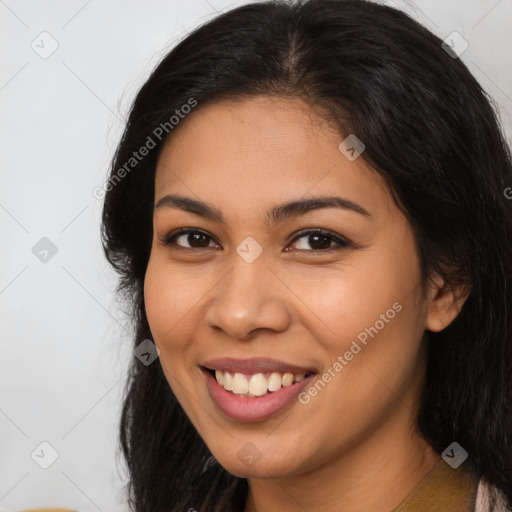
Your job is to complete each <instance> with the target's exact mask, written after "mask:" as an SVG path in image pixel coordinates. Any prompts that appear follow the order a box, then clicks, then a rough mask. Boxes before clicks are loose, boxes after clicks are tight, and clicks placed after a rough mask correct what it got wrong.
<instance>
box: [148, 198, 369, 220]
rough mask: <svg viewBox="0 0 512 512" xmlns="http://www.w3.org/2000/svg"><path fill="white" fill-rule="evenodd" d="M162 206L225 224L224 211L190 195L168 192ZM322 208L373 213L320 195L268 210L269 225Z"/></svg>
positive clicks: (367, 215)
mask: <svg viewBox="0 0 512 512" xmlns="http://www.w3.org/2000/svg"><path fill="white" fill-rule="evenodd" d="M161 208H178V209H180V210H184V211H186V212H190V213H194V214H196V215H200V216H201V217H205V218H207V219H211V220H215V221H218V222H222V223H223V224H225V223H226V222H225V219H224V216H223V215H222V212H221V211H220V210H219V209H217V208H216V207H215V206H213V205H212V204H209V203H205V202H203V201H198V200H197V199H192V198H190V197H185V196H180V195H176V194H168V195H166V196H164V197H162V198H161V199H159V200H158V202H157V203H156V205H155V210H159V209H161ZM322 208H341V209H343V210H348V211H353V212H355V213H358V214H360V215H363V216H365V217H368V218H370V219H371V215H370V213H369V212H368V210H366V209H365V208H363V207H362V206H361V205H359V204H357V203H355V202H354V201H350V200H349V199H345V198H343V197H338V196H320V197H310V198H307V199H297V200H292V201H288V202H286V203H283V204H280V205H277V206H274V207H272V208H271V209H270V210H268V211H267V216H266V222H267V225H274V224H278V223H280V222H283V221H284V220H285V219H287V218H289V217H293V216H297V215H304V214H306V213H308V212H311V211H314V210H319V209H322Z"/></svg>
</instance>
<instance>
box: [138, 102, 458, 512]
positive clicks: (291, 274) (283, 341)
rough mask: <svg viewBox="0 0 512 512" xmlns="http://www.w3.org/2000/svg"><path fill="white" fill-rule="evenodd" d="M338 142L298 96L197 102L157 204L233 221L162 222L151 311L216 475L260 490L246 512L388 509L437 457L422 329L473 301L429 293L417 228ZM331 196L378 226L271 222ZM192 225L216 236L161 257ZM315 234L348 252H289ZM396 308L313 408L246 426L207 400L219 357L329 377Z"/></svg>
mask: <svg viewBox="0 0 512 512" xmlns="http://www.w3.org/2000/svg"><path fill="white" fill-rule="evenodd" d="M343 138H344V137H340V135H339V133H338V132H337V131H336V130H335V129H334V127H333V126H332V125H330V124H329V123H327V121H325V120H324V119H323V118H322V117H320V116H319V115H317V114H316V113H315V112H314V111H313V110H311V109H310V108H308V106H307V105H306V104H305V103H303V102H302V101H300V100H298V99H297V100H292V99H283V98H278V97H273V98H270V97H267V96H259V97H253V98H251V99H244V100H239V101H235V100H231V101H222V102H219V103H216V104H215V103H214V104H207V105H202V106H201V105H200V106H199V107H198V108H197V109H196V110H195V111H194V112H193V114H191V115H190V116H189V117H188V118H187V119H186V120H185V121H183V122H182V124H181V125H180V126H179V129H177V130H176V132H175V133H173V136H172V137H171V138H170V139H169V140H168V142H167V143H166V145H165V147H164V149H163V152H162V154H161V155H160V158H159V161H158V165H157V172H156V178H155V203H158V201H159V200H160V199H161V198H162V197H164V196H165V195H166V194H171V193H172V194H180V195H183V196H186V197H190V198H193V199H198V200H201V201H204V202H207V203H209V204H211V205H213V206H215V207H216V208H217V209H219V210H221V212H222V214H223V216H224V218H225V224H224V223H221V222H218V221H215V220H211V219H206V218H203V217H202V216H199V215H197V214H193V213H189V212H186V211H183V210H181V209H176V208H172V207H161V208H157V209H155V212H154V239H153V246H152V250H151V256H150V260H149V264H148V268H147V272H146V278H145V303H146V311H147V315H148V320H149V324H150V327H151V332H152V334H153V336H154V341H155V343H156V345H157V346H158V347H159V349H160V351H161V353H160V363H161V364H162V367H163V370H164V373H165V375H166V378H167V380H168V382H169V385H170V386H171V388H172V390H173V392H174V393H175V395H176V397H177V399H178V400H179V402H180V404H181V405H182V407H183V409H184V410H185V412H186V414H187V415H188V417H189V418H190V420H191V421H192V423H193V425H194V426H195V428H196V429H197V431H198V432H199V434H200V435H201V437H202V438H203V439H204V441H205V442H206V444H207V445H208V447H209V448H210V450H211V452H212V454H213V456H214V457H215V458H216V459H217V460H218V461H219V462H220V464H222V466H224V467H225V468H226V469H227V470H228V471H229V472H231V473H232V474H234V475H237V476H241V477H245V478H248V481H249V488H250V490H249V496H248V499H247V503H246V507H245V512H263V511H265V512H268V511H277V510H286V511H290V512H294V511H300V512H303V511H304V510H307V511H308V512H320V511H322V512H331V511H333V512H334V511H336V512H338V511H339V510H340V505H339V504H340V503H343V509H344V510H350V511H351V512H363V511H365V512H366V511H368V510H372V511H373V512H388V511H391V510H392V509H394V508H395V507H396V506H398V504H399V503H400V502H401V501H402V500H403V499H404V498H405V497H406V496H407V495H408V494H409V493H410V492H411V490H412V489H413V488H414V487H415V486H416V485H417V484H418V482H419V481H420V480H421V479H422V478H423V477H424V476H425V475H426V473H428V471H430V469H431V468H432V467H433V465H434V464H435V463H436V462H437V461H438V460H439V454H438V453H436V452H435V451H434V450H433V449H432V448H431V447H430V445H429V444H428V443H427V442H426V441H425V440H424V439H423V438H422V437H421V436H420V434H419V432H418V430H417V428H416V415H417V411H418V403H419V396H420V393H421V390H422V387H423V383H424V372H425V349H426V336H425V331H426V330H430V331H439V330H441V329H443V328H445V327H446V326H447V325H448V324H449V323H450V322H451V321H452V320H453V319H454V318H455V317H456V316H457V314H458V313H459V311H460V308H461V307H462V304H463V302H464V300H465V297H464V298H463V299H459V300H456V299H455V297H454V295H453V293H451V292H450V291H449V290H448V289H447V287H446V286H445V284H444V282H443V280H442V279H441V278H440V277H439V276H434V278H433V281H432V282H431V283H430V282H429V285H428V292H427V296H426V297H425V298H424V297H422V295H421V291H420V287H419V283H420V270H419V262H418V261H419V260H418V254H417V251H416V248H415V244H414V239H413V233H412V230H411V226H410V224H409V222H408V221H407V219H406V218H405V217H404V216H403V214H402V213H401V212H400V210H399V209H398V207H397V206H396V204H395V203H394V202H393V200H392V198H391V196H390V194H389V192H388V190H387V189H386V187H385V186H384V182H383V181H382V178H380V175H378V174H377V173H376V172H375V171H374V170H372V169H371V168H370V167H369V166H368V164H366V163H365V162H364V160H363V159H362V158H358V159H356V160H355V161H353V162H351V161H349V160H348V159H347V158H346V157H345V156H344V155H343V154H342V153H341V152H340V151H339V149H338V145H339V143H340V142H341V141H342V140H343ZM328 195H338V196H342V197H344V198H347V199H349V200H351V201H353V202H355V203H357V204H358V205H360V206H362V207H363V208H364V209H366V210H367V211H368V212H369V213H370V217H368V216H364V215H361V214H360V213H357V212H354V211H352V210H346V209H341V208H333V207H331V208H323V209H318V210H313V211H310V212H307V213H305V214H300V215H296V216H294V217H290V218H287V219H284V220H282V221H281V222H280V223H278V224H276V225H274V226H268V225H267V224H266V223H265V222H264V216H265V214H266V212H267V210H268V209H270V208H271V207H273V206H275V205H278V204H281V203H284V202H286V201H289V200H293V199H299V198H304V197H313V196H328ZM179 227H183V228H198V229H201V230H203V231H205V232H207V234H208V236H207V237H206V238H203V239H201V238H192V240H191V237H189V236H187V235H178V238H177V239H175V240H174V245H172V244H171V245H167V246H166V245H164V244H163V243H162V242H161V240H162V239H163V238H164V237H165V236H166V235H167V234H168V233H169V232H170V231H171V230H174V229H177V228H179ZM305 228H323V229H325V230H328V231H330V232H331V233H332V235H333V236H338V237H341V238H342V239H343V238H344V239H348V240H349V241H350V242H351V244H352V245H351V246H348V247H341V246H339V245H338V243H337V242H335V241H333V240H331V241H330V239H329V238H327V239H321V240H320V241H316V243H315V239H311V235H309V236H308V235H305V236H302V237H301V238H299V239H297V240H295V241H294V239H295V238H296V234H297V233H298V232H299V231H300V230H303V229H305ZM248 236H251V237H253V238H254V239H255V240H256V241H257V242H258V243H259V244H260V246H261V247H262V249H263V252H262V254H261V255H260V256H259V257H258V258H256V260H255V261H254V262H252V263H247V262H246V261H245V260H244V259H243V258H241V257H240V256H239V254H238V253H237V252H236V248H237V246H238V245H239V244H240V243H241V242H242V241H243V240H244V239H245V238H246V237H248ZM208 237H210V238H208ZM195 240H199V242H196V243H194V241H195ZM191 244H192V245H191ZM322 244H323V245H322ZM455 291H457V290H455ZM395 302H398V303H400V304H401V305H402V310H401V311H400V312H399V313H397V314H396V316H395V317H394V318H393V319H392V320H390V321H389V322H388V323H386V325H385V326H384V328H382V329H381V330H380V331H379V333H378V335H377V336H375V337H374V338H373V339H371V340H370V341H369V342H368V344H367V346H365V347H364V349H363V350H362V351H361V352H360V353H358V354H357V356H355V357H354V358H353V360H351V361H350V363H349V364H348V365H347V366H346V367H344V369H343V371H341V372H340V373H339V374H338V375H337V376H336V377H335V378H333V379H332V380H331V382H329V384H328V385H327V386H326V387H325V388H324V389H323V390H322V391H321V392H320V393H318V395H317V396H315V397H314V398H312V399H311V401H310V402H309V403H308V404H306V405H303V404H300V403H298V402H297V401H294V402H293V404H292V405H291V406H290V407H288V408H287V409H286V410H285V411H282V412H280V413H278V414H277V415H275V416H273V417H271V418H268V419H267V420H264V421H259V422H237V421H234V420H232V419H230V418H228V417H226V416H224V415H223V414H222V413H221V411H220V410H219V409H218V408H217V407H216V405H215V404H214V402H213V401H212V399H211V398H210V396H209V393H208V390H207V388H206V385H205V379H204V375H203V374H202V372H201V370H200V368H199V365H200V364H201V363H202V362H204V361H206V360H207V359H213V358H217V357H225V356H230V357H236V358H242V359H243V358H250V357H256V356H268V357H272V358H275V359H281V360H284V361H287V362H289V363H294V364H298V365H302V366H313V367H314V368H317V369H318V370H319V374H321V373H323V372H325V371H327V369H328V368H329V367H332V365H333V363H334V362H335V361H336V358H337V356H338V355H340V354H341V355H342V354H344V353H345V352H346V351H347V350H348V348H349V347H350V345H351V343H352V341H353V340H355V339H356V337H357V335H358V334H359V333H361V332H362V331H364V329H365V328H367V327H369V326H373V325H375V322H376V320H378V319H379V318H380V315H381V314H382V313H384V312H385V311H386V310H388V309H389V308H390V307H391V306H392V305H393V304H394V303H395ZM249 442H250V443H252V444H253V445H255V446H256V447H257V449H258V450H259V452H260V453H261V458H260V459H259V460H258V462H257V463H255V464H253V465H251V466H248V465H247V464H246V462H244V461H243V460H241V459H239V458H238V457H237V452H238V451H239V450H240V449H241V448H242V447H244V445H246V444H247V443H249Z"/></svg>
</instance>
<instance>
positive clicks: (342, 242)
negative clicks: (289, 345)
mask: <svg viewBox="0 0 512 512" xmlns="http://www.w3.org/2000/svg"><path fill="white" fill-rule="evenodd" d="M189 233H199V234H202V235H205V236H206V237H207V238H209V239H210V240H214V239H213V238H212V237H211V236H210V235H209V234H208V233H206V232H205V231H203V230H202V229H197V228H187V229H184V228H180V229H178V230H176V231H171V232H170V233H168V234H167V235H165V236H164V237H163V238H162V239H161V240H160V241H161V243H162V244H163V245H164V246H169V245H174V244H173V242H174V240H176V238H178V237H180V236H182V235H188V234H189ZM311 235H321V236H324V237H327V238H330V239H331V240H332V241H333V242H335V243H337V244H338V245H339V246H340V247H338V248H334V249H333V248H328V249H312V250H306V249H298V250H299V251H305V252H311V253H326V252H331V251H333V250H340V249H346V248H348V247H351V246H352V243H351V242H349V241H348V240H346V239H343V238H340V237H339V236H336V235H334V234H332V233H331V232H330V231H327V230H325V229H320V228H316V229H307V230H304V231H301V232H299V233H297V235H296V236H295V238H294V239H293V240H292V241H291V242H290V244H292V243H294V242H296V241H297V240H299V239H300V238H304V237H306V236H311ZM177 247H178V248H179V249H183V250H186V251H196V250H201V249H212V247H210V246H208V247H204V248H198V247H182V246H181V245H177Z"/></svg>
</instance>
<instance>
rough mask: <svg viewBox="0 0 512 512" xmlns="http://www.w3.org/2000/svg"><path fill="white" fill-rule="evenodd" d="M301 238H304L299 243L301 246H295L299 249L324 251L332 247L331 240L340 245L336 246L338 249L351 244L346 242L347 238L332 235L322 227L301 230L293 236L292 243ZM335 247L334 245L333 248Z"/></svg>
mask: <svg viewBox="0 0 512 512" xmlns="http://www.w3.org/2000/svg"><path fill="white" fill-rule="evenodd" d="M301 239H304V240H305V241H304V242H301V243H300V244H299V245H302V247H297V249H298V250H300V251H309V252H326V251H328V250H329V249H331V248H332V246H331V244H332V242H334V243H335V244H337V245H338V246H340V247H337V248H338V249H339V248H345V247H349V246H350V245H351V244H350V242H348V241H347V240H343V239H342V238H340V237H338V236H335V235H333V234H332V233H330V232H329V231H325V230H322V229H315V230H309V231H305V232H302V233H301V234H299V235H298V236H297V237H295V238H294V240H293V243H294V242H296V241H297V240H301ZM337 248H336V247H335V248H334V249H337ZM311 249H312V250H311Z"/></svg>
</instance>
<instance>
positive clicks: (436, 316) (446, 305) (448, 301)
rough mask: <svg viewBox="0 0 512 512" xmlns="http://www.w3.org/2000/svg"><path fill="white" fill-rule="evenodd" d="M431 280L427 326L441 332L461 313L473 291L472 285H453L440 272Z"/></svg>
mask: <svg viewBox="0 0 512 512" xmlns="http://www.w3.org/2000/svg"><path fill="white" fill-rule="evenodd" d="M431 282H432V284H431V285H430V288H429V295H428V300H429V302H428V305H427V306H428V313H427V319H426V324H425V328H426V329H427V330H429V331H432V332H440V331H442V330H443V329H445V328H446V327H448V325H450V324H451V323H452V322H453V320H455V318H456V317H457V315H458V314H459V313H460V311H461V309H462V306H463V305H464V303H465V302H466V300H467V298H468V297H469V295H470V293H471V287H470V286H463V285H459V286H455V287H452V286H450V285H449V284H447V283H446V282H445V281H444V279H443V278H442V277H441V276H440V275H439V274H436V275H435V276H434V277H433V278H432V279H431Z"/></svg>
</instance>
